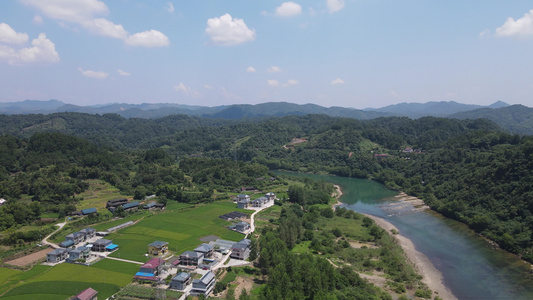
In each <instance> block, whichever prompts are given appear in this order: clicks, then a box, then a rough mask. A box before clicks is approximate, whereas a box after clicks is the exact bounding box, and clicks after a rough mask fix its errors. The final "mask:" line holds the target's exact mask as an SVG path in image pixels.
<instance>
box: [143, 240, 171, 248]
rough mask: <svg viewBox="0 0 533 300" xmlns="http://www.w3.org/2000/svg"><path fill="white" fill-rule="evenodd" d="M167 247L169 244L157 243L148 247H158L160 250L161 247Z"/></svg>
mask: <svg viewBox="0 0 533 300" xmlns="http://www.w3.org/2000/svg"><path fill="white" fill-rule="evenodd" d="M166 245H168V243H167V242H162V241H155V242H153V243H151V244H150V245H148V247H158V248H161V247H163V246H166Z"/></svg>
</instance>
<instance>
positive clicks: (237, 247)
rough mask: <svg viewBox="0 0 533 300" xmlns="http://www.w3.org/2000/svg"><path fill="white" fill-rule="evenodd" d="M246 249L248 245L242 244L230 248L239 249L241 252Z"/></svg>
mask: <svg viewBox="0 0 533 300" xmlns="http://www.w3.org/2000/svg"><path fill="white" fill-rule="evenodd" d="M246 248H248V245H246V244H242V243H237V244H235V245H233V247H231V249H241V250H244V249H246Z"/></svg>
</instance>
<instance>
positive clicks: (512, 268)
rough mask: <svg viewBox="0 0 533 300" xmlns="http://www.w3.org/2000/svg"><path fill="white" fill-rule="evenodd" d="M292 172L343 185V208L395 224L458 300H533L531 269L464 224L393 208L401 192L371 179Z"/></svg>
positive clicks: (532, 275) (432, 215)
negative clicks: (398, 210)
mask: <svg viewBox="0 0 533 300" xmlns="http://www.w3.org/2000/svg"><path fill="white" fill-rule="evenodd" d="M290 175H296V176H307V177H311V178H313V179H316V180H324V181H326V182H331V183H334V184H338V185H339V186H340V187H341V188H342V191H343V196H342V197H341V198H340V201H341V202H342V203H343V204H342V206H343V207H346V208H349V209H353V210H355V211H357V212H361V213H367V214H371V215H374V216H377V217H381V218H383V219H385V220H387V221H389V222H390V223H392V224H393V225H394V226H396V227H397V228H398V229H399V230H400V232H401V234H402V235H403V236H405V237H407V238H409V239H410V240H411V241H412V242H413V244H414V245H415V247H416V249H417V250H418V251H420V252H422V253H424V254H425V255H426V256H427V257H428V258H429V259H430V261H431V262H432V263H433V265H434V266H435V267H436V268H437V269H438V270H439V271H440V272H441V273H442V275H443V278H444V284H445V285H446V286H447V287H448V288H449V289H450V290H451V291H452V293H453V294H454V295H455V296H456V297H457V298H458V299H528V300H529V299H533V274H532V273H531V267H530V266H529V265H528V264H526V263H524V262H523V261H522V260H520V259H518V258H517V257H516V256H514V255H511V254H509V253H507V252H505V251H502V250H499V249H493V248H492V247H491V245H490V244H489V243H488V242H487V241H486V240H485V239H483V238H481V237H480V236H478V235H477V234H475V233H474V232H473V231H472V230H470V229H469V228H468V227H467V226H465V225H464V224H462V223H459V222H457V221H454V220H451V219H448V218H445V217H443V216H441V215H440V214H437V213H435V212H432V211H424V212H420V211H404V212H402V213H398V212H391V211H390V210H388V209H387V204H389V203H391V201H393V200H392V199H391V198H392V197H393V196H395V195H396V194H397V193H396V192H394V191H390V190H388V189H386V188H385V187H384V186H383V185H381V184H379V183H377V182H374V181H371V180H365V179H355V178H345V177H336V176H327V175H312V174H292V173H291V174H290Z"/></svg>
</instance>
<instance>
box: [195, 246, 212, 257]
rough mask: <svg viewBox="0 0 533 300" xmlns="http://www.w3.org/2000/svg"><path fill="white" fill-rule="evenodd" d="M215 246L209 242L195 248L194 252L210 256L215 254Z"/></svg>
mask: <svg viewBox="0 0 533 300" xmlns="http://www.w3.org/2000/svg"><path fill="white" fill-rule="evenodd" d="M214 251H215V248H213V246H211V245H209V244H201V245H200V246H198V247H196V249H194V252H198V253H202V254H203V255H204V258H210V257H211V256H212V255H213V252H214Z"/></svg>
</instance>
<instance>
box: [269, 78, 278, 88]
mask: <svg viewBox="0 0 533 300" xmlns="http://www.w3.org/2000/svg"><path fill="white" fill-rule="evenodd" d="M267 84H268V86H279V81H277V80H275V79H269V80H267Z"/></svg>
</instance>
